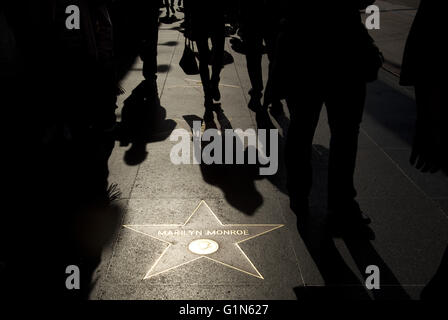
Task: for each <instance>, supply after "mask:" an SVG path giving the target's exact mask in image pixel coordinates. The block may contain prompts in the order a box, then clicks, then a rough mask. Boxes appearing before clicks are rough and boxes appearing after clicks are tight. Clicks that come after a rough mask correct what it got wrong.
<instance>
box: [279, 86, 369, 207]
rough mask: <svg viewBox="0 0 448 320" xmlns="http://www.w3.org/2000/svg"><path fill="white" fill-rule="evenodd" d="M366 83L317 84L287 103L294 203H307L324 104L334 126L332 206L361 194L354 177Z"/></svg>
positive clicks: (288, 158)
mask: <svg viewBox="0 0 448 320" xmlns="http://www.w3.org/2000/svg"><path fill="white" fill-rule="evenodd" d="M365 94H366V85H365V82H363V81H355V80H347V79H337V80H335V81H333V82H330V81H327V82H326V83H320V81H319V82H318V81H315V82H314V83H313V81H312V80H310V82H308V83H307V84H305V85H304V86H303V87H302V88H298V91H297V93H295V94H294V95H289V98H288V99H287V102H288V107H289V109H290V113H291V123H290V127H289V131H288V138H287V143H286V166H287V170H288V182H287V183H288V190H289V193H290V198H291V201H292V202H293V201H296V202H297V201H303V200H307V199H308V195H309V193H310V190H311V185H312V166H311V153H312V143H313V137H314V132H315V130H316V126H317V123H318V121H319V115H320V111H321V109H322V105H323V104H324V103H325V106H326V108H327V113H328V123H329V126H330V132H331V140H330V155H329V168H328V171H329V172H328V204H329V207H337V206H340V205H341V206H343V205H344V204H349V203H352V202H353V199H354V197H356V190H355V187H354V183H353V174H354V170H355V164H356V154H357V149H358V135H359V126H360V123H361V120H362V114H363V109H364V101H365Z"/></svg>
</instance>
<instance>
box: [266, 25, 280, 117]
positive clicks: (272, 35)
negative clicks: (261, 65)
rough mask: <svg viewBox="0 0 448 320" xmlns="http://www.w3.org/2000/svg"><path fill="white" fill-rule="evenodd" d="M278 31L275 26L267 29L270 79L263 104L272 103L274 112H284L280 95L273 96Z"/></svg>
mask: <svg viewBox="0 0 448 320" xmlns="http://www.w3.org/2000/svg"><path fill="white" fill-rule="evenodd" d="M277 36H278V32H277V31H276V30H274V29H273V28H269V29H268V30H267V31H265V36H264V41H265V43H266V49H267V54H268V59H269V71H268V80H267V83H266V89H265V92H264V101H263V106H264V107H265V108H267V107H268V106H269V105H270V104H271V105H272V109H271V112H273V113H278V114H279V113H281V112H283V106H282V103H281V102H280V99H279V98H278V97H275V96H273V92H272V91H273V90H272V86H273V83H272V81H273V79H272V78H273V76H272V74H273V67H274V59H275V56H274V51H275V43H276V40H277Z"/></svg>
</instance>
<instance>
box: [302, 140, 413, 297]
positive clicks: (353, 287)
mask: <svg viewBox="0 0 448 320" xmlns="http://www.w3.org/2000/svg"><path fill="white" fill-rule="evenodd" d="M328 157H329V150H328V149H327V148H325V147H323V146H320V145H314V146H313V154H312V161H313V177H314V181H315V183H314V184H313V189H312V191H311V195H310V209H309V212H308V215H307V216H306V219H302V220H300V224H298V231H299V234H300V236H301V238H302V240H303V241H304V243H305V245H306V247H307V250H308V251H309V253H310V255H311V257H312V259H313V261H314V263H315V264H316V266H317V268H318V270H319V272H320V274H321V276H322V278H323V280H324V282H325V286H307V285H306V284H305V286H304V287H297V288H295V289H294V290H295V292H296V295H297V297H298V298H299V299H316V298H319V299H363V300H364V299H375V300H381V299H400V300H406V299H409V295H408V294H407V293H406V292H405V291H404V289H403V288H402V286H401V285H400V283H399V281H398V280H397V278H396V277H395V276H394V274H393V272H392V271H391V270H390V268H389V267H388V266H387V264H386V263H385V262H384V260H383V259H382V258H381V256H380V255H379V254H378V253H377V251H376V250H375V248H374V247H373V245H372V243H371V240H373V239H374V237H375V235H374V233H373V231H372V230H371V229H370V228H369V227H368V226H358V228H357V229H351V230H350V232H349V233H347V232H346V233H341V234H339V235H338V234H337V233H335V231H334V230H333V228H332V227H331V225H330V224H329V223H328V216H327V209H326V204H325V203H323V202H322V199H325V198H326V197H325V195H326V193H327V188H328V186H327V183H326V181H327V175H328V170H327V169H328V168H327V166H328V165H327V163H328ZM333 238H341V240H342V241H343V242H344V243H345V246H346V248H347V249H348V252H349V254H350V255H351V257H352V259H353V261H354V262H355V266H356V267H357V269H358V271H359V273H360V274H361V275H362V276H363V278H362V279H360V278H359V277H358V276H356V274H355V273H354V272H353V271H352V269H351V268H350V266H349V265H348V263H347V262H346V260H345V259H344V257H343V256H342V255H341V253H340V251H339V249H338V247H340V246H336V245H335V241H334V239H333ZM370 265H375V266H377V267H378V268H379V270H380V274H381V278H380V279H381V285H382V286H381V287H380V288H381V290H375V289H374V290H372V291H371V292H370V293H371V295H369V291H368V290H367V289H366V286H365V281H366V277H367V276H368V275H366V268H367V266H370Z"/></svg>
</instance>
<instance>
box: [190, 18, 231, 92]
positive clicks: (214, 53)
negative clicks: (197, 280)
mask: <svg viewBox="0 0 448 320" xmlns="http://www.w3.org/2000/svg"><path fill="white" fill-rule="evenodd" d="M210 38H211V40H212V50H211V51H210V48H209V45H208V37H207V36H205V35H201V36H199V37H198V38H197V40H196V45H197V47H198V52H199V72H200V75H201V81H202V87H203V89H204V96H205V97H206V98H207V97H210V95H211V93H210V87H211V85H212V84H215V85H216V84H218V83H219V79H220V74H221V69H222V65H223V56H224V40H225V37H224V26H223V28H222V30H221V28H216V30H214V31H213V32H212V33H211V37H210ZM210 54H211V55H210ZM211 57H213V61H212V75H211V77H210V70H209V68H208V65H209V61H210V59H211Z"/></svg>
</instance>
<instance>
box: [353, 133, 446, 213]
mask: <svg viewBox="0 0 448 320" xmlns="http://www.w3.org/2000/svg"><path fill="white" fill-rule="evenodd" d="M360 131H362V132H363V133H364V134H365V135H366V136H367V138H369V139H370V140H371V141H372V143H373V144H375V146H377V147H378V149H379V150H381V152H382V153H383V154H384V155H385V156H386V158H387V159H389V161H390V162H391V163H393V164H394V165H395V167H396V168H397V169H398V171H400V172H401V174H403V175H404V176H405V177H406V178H407V179H408V180H409V182H411V184H412V185H413V186H414V187H415V188H416V189H417V190H418V191H420V192H421V193H422V195H423V196H424V197H425V198H426V199H427V200H429V201H430V202H431V203H432V204H433V206H435V207H436V208H437V209H438V210H439V211H440V212H441V213H442V214H443V216H444V217H445V218H446V219H447V220H448V214H447V213H446V212H445V211H444V210H442V209H441V208H440V205H439V204H438V203H437V202H435V201H434V200H433V199H432V198H431V197H429V195H428V194H427V193H426V192H425V191H424V190H423V189H422V188H421V187H420V186H419V185H417V184H416V183H415V181H414V180H413V179H411V177H409V175H408V174H407V173H406V172H405V171H404V170H403V169H402V168H401V167H400V166H399V164H398V163H397V162H396V161H395V160H394V159H392V158H391V156H390V155H389V154H388V153H387V152H386V151H385V150H384V149H383V148H381V147H380V146H379V145H378V143H376V141H375V140H374V139H373V138H372V137H371V136H370V135H369V134H368V133H367V132H366V131H365V130H364V129H362V128H361V129H360ZM415 170H417V169H415ZM395 198H396V197H395Z"/></svg>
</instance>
